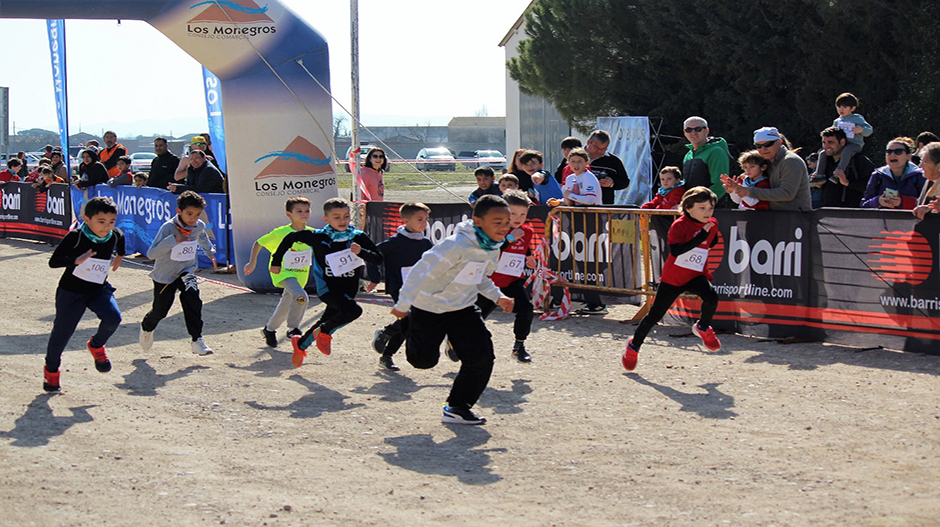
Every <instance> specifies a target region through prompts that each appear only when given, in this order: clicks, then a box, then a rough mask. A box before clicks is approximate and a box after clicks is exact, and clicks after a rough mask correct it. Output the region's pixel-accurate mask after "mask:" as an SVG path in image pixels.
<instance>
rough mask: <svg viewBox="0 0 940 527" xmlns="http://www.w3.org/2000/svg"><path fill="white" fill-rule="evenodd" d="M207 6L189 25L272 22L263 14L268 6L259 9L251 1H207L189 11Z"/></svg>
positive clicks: (197, 4)
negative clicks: (199, 23)
mask: <svg viewBox="0 0 940 527" xmlns="http://www.w3.org/2000/svg"><path fill="white" fill-rule="evenodd" d="M203 5H208V6H209V8H208V9H206V10H205V11H203V12H202V13H199V14H198V15H196V17H195V18H193V19H192V20H190V21H189V23H190V24H192V23H196V22H217V23H222V24H245V23H251V22H274V20H272V19H271V17H269V16H268V15H266V14H265V12H266V11H267V10H268V6H264V7H259V6H258V4H256V3H254V2H252V1H251V0H240V1H238V2H234V1H232V0H207V1H204V2H198V3H196V4H195V5H193V6H191V7H190V9H195V8H197V7H200V6H203Z"/></svg>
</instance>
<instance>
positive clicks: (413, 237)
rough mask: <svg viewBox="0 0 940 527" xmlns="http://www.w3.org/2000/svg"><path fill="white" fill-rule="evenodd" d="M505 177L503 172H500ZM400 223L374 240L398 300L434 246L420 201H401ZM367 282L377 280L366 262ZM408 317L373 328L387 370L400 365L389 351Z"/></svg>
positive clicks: (402, 333)
mask: <svg viewBox="0 0 940 527" xmlns="http://www.w3.org/2000/svg"><path fill="white" fill-rule="evenodd" d="M503 177H505V176H503ZM398 213H399V214H400V215H401V219H402V221H404V222H405V224H404V225H399V226H398V230H397V231H396V233H395V234H394V235H393V236H391V237H390V238H388V239H387V240H385V241H383V242H382V243H380V244H378V246H377V247H378V249H379V252H381V253H382V261H383V262H384V263H385V273H384V274H385V292H386V293H388V294H390V295H392V300H393V301H394V302H396V303H397V302H398V297H399V292H400V291H401V286H402V284H403V283H404V281H405V278H406V277H407V276H408V273H410V272H411V268H412V267H414V265H415V264H416V263H418V260H420V259H421V255H422V254H424V253H425V252H426V251H428V250H430V249H431V248H432V247H434V244H433V243H431V240H429V239H427V238H426V237H425V236H424V231H425V230H426V229H427V228H428V215H429V214H430V213H431V209H430V208H428V206H427V205H425V204H424V203H414V202H412V203H405V204H404V205H402V206H401V208H400V209H398ZM369 271H370V278H369V280H370V281H371V282H372V283H370V284H369V290H370V291H371V290H372V289H373V288H374V287H375V284H376V282H378V281H379V279H380V277H379V273H378V268H377V267H375V266H369ZM408 328H409V319H408V317H407V316H405V317H403V318H400V319H397V320H396V321H395V322H392V323H391V324H389V325H387V326H385V327H384V328H382V329H378V330H376V331H375V338H373V339H372V349H374V350H375V351H376V352H377V353H379V354H381V355H382V357H381V358H380V359H379V364H380V365H382V367H384V368H385V369H387V370H391V371H398V370H400V369H401V368H399V367H398V365H396V364H395V362H394V361H393V360H392V355H394V354H395V352H397V351H398V349H399V348H401V345H402V344H404V342H405V335H406V334H407V333H408Z"/></svg>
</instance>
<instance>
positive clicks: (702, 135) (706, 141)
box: [682, 116, 733, 208]
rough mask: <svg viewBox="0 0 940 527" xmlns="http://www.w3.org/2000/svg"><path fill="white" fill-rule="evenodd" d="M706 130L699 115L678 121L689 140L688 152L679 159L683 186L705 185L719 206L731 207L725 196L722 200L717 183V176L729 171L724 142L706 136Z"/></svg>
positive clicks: (720, 188) (720, 190)
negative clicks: (681, 121) (714, 196)
mask: <svg viewBox="0 0 940 527" xmlns="http://www.w3.org/2000/svg"><path fill="white" fill-rule="evenodd" d="M710 131H711V130H710V129H709V128H708V121H706V120H705V119H704V118H702V117H698V116H692V117H689V118H688V119H686V120H685V122H684V123H682V132H683V133H684V134H685V138H686V139H688V140H689V144H688V145H686V147H688V149H689V151H688V152H686V154H685V159H683V160H682V177H683V179H685V188H692V187H708V188H709V189H711V191H712V192H714V193H715V195H716V196H718V207H719V208H725V207H731V206H733V205H728V204H727V202H729V201H730V200H729V199H722V198H724V197H725V194H726V192H725V189H724V187H723V186H722V185H721V175H722V174H726V175H727V174H729V173H730V170H731V154H730V153H729V151H728V143H727V142H726V141H725V140H724V139H722V138H721V137H709V135H708V134H709V132H710Z"/></svg>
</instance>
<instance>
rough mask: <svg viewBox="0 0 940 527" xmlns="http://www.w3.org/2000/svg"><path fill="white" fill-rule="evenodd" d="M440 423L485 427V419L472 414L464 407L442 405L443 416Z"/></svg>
mask: <svg viewBox="0 0 940 527" xmlns="http://www.w3.org/2000/svg"><path fill="white" fill-rule="evenodd" d="M441 422H442V423H448V424H453V425H485V424H486V418H484V417H480V416H479V415H477V414H475V413H473V411H472V410H470V408H468V407H466V406H447V405H444V415H443V416H441Z"/></svg>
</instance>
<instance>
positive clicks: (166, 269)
mask: <svg viewBox="0 0 940 527" xmlns="http://www.w3.org/2000/svg"><path fill="white" fill-rule="evenodd" d="M205 208H206V200H205V199H204V198H203V197H202V196H200V195H199V194H196V193H195V192H193V191H191V190H187V191H184V192H183V193H182V194H180V195H179V197H178V198H176V213H177V214H176V216H174V217H173V218H172V219H170V220H169V221H167V222H166V223H164V224H163V225H162V226H161V227H160V230H159V231H157V235H156V236H154V238H153V243H151V244H150V248H149V249H148V250H147V258H150V259H151V260H154V263H153V271H151V272H150V278H151V279H153V306H152V307H151V309H150V311H149V312H148V313H147V314H146V315H144V319H143V320H142V321H141V323H140V347H141V348H143V350H144V351H150V349H151V348H152V347H153V332H154V330H155V329H157V324H159V323H160V321H161V320H163V319H164V318H166V315H167V313H169V311H170V306H172V305H173V300H174V298H176V292H177V291H179V293H180V305H181V306H182V308H183V319H184V320H185V321H186V331H187V332H189V336H190V337H192V349H193V353H195V354H197V355H209V354H210V353H212V349H211V348H209V346H207V345H206V342H205V340H203V338H202V299H201V298H199V284H198V282H197V281H196V275H195V274H193V273H195V271H196V244H197V243H198V244H199V246H200V247H202V250H203V251H205V253H206V255H207V256H208V257H209V259H210V260H212V269H213V270H216V269H218V266H217V265H216V262H215V247H214V246H213V245H212V242H210V241H209V236H208V235H207V234H206V224H205V223H203V221H202V220H200V219H199V216H200V215H201V214H202V212H203V210H205Z"/></svg>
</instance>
